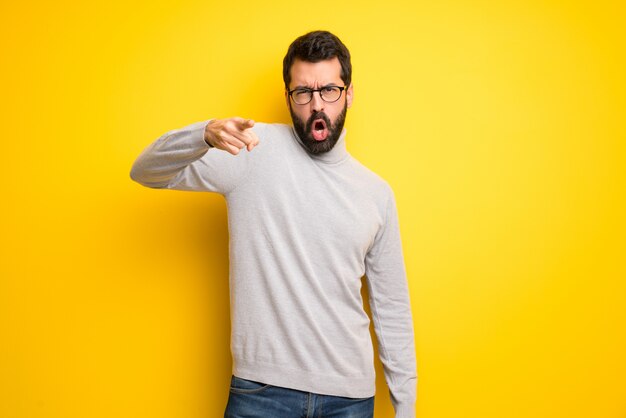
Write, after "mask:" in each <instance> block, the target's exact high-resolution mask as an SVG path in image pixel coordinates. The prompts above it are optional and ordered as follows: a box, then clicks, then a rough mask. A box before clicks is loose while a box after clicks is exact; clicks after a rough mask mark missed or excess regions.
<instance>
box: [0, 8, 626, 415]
mask: <svg viewBox="0 0 626 418" xmlns="http://www.w3.org/2000/svg"><path fill="white" fill-rule="evenodd" d="M623 4H624V3H623V2H621V1H614V2H605V1H588V2H566V1H562V2H559V3H557V2H545V1H519V2H486V1H460V0H459V1H453V0H446V1H423V2H412V1H411V2H410V1H406V2H398V1H382V2H371V3H366V2H365V3H364V2H361V1H356V0H355V1H344V2H337V1H326V0H320V1H315V2H293V1H281V2H278V1H275V2H268V3H267V4H264V2H256V1H251V0H250V1H244V2H238V3H237V2H235V3H231V2H220V3H216V2H211V1H176V2H174V1H172V2H169V3H163V4H161V3H160V2H152V1H143V2H131V1H113V2H110V1H109V2H100V4H89V5H88V2H45V3H44V2H40V3H38V2H35V4H33V3H32V2H3V3H2V5H1V6H0V21H1V23H2V24H1V25H0V45H1V50H2V53H1V62H2V66H1V67H0V72H1V75H2V94H1V96H2V102H1V112H0V117H1V118H2V126H1V129H2V145H1V147H2V148H1V154H2V157H1V161H2V162H1V164H0V170H1V173H0V174H1V175H2V180H3V187H2V189H3V190H2V204H1V205H0V215H1V216H0V222H1V236H0V249H1V253H0V257H1V258H0V275H1V279H0V417H3V418H40V417H46V418H84V417H89V418H100V417H107V418H111V417H116V418H126V417H128V418H131V417H132V418H137V417H145V418H161V417H163V418H165V417H167V418H173V417H176V418H201V417H202V418H205V417H217V416H220V414H222V413H223V409H224V406H225V403H226V399H227V397H228V387H227V385H228V383H229V378H230V366H231V363H230V361H231V359H230V351H229V341H228V336H229V332H230V325H229V308H228V288H227V280H228V253H227V245H228V235H227V234H228V230H227V226H226V206H225V202H224V200H223V198H222V197H221V196H219V195H212V194H205V193H191V192H187V193H184V192H178V191H162V190H152V189H147V188H143V187H141V186H139V185H138V184H136V183H133V182H132V181H131V180H130V178H129V170H130V166H131V164H132V162H133V160H134V158H135V157H136V156H137V155H138V154H139V152H140V151H141V150H142V149H143V148H144V147H145V146H146V145H148V143H150V142H152V141H153V140H154V139H156V138H157V137H158V136H159V135H161V134H162V133H164V132H166V131H168V130H170V129H174V128H179V127H183V126H185V125H188V124H190V123H193V122H197V121H200V120H204V119H208V118H210V117H227V116H234V115H238V116H245V117H250V118H253V119H255V120H257V121H266V122H289V120H290V119H289V115H288V112H287V110H286V108H285V105H284V100H283V91H282V87H283V86H282V78H281V65H282V58H283V56H284V53H285V51H286V48H287V46H288V44H289V43H290V42H291V41H292V40H293V39H294V38H295V37H296V36H299V35H301V34H303V33H305V32H306V31H308V30H312V29H318V28H322V29H328V30H331V31H333V32H335V33H336V34H337V35H338V36H339V37H340V38H341V39H342V40H343V41H344V42H345V43H346V44H347V46H348V47H349V48H350V50H351V52H352V54H353V65H354V86H355V101H354V106H353V108H352V109H351V110H350V111H349V112H348V119H347V124H346V127H347V129H348V137H347V145H348V149H349V151H350V152H351V153H352V154H353V156H355V157H356V158H357V159H359V160H360V161H361V162H363V163H364V164H365V165H367V166H368V167H370V168H371V169H372V170H374V171H376V172H378V173H379V174H380V175H381V176H383V177H384V178H385V179H387V181H388V182H389V183H390V184H391V186H392V187H393V188H394V190H395V193H396V198H397V203H398V210H399V216H400V223H401V229H402V238H403V242H404V254H405V258H406V265H407V270H408V274H409V280H410V290H411V298H412V302H413V312H414V319H415V331H416V346H417V355H418V375H419V383H418V403H417V410H418V416H419V417H421V418H460V417H463V418H503V417H504V418H509V417H511V418H517V417H520V418H521V417H533V418H553V417H567V418H574V417H581V418H582V417H585V418H589V417H594V418H595V417H601V418H618V417H620V418H623V417H626V377H625V376H626V360H625V357H626V356H625V353H626V332H625V331H626V328H625V325H626V284H625V279H626V267H625V265H626V262H625V261H624V259H625V258H626V257H625V253H626V240H625V238H624V237H625V236H626V222H625V220H624V214H625V213H626V199H625V195H626V192H625V191H626V169H625V167H626V165H625V163H626V161H625V160H626V158H625V157H626V149H625V148H626V147H625V140H626V135H625V134H626V128H625V121H624V120H625V117H626V112H625V110H626V99H625V97H626V83H625V81H624V75H625V74H626V59H625V56H626V54H625V53H626V45H625V40H626V31H625V29H624V22H625V21H626V10H625V7H624V6H623ZM376 364H377V371H378V380H377V397H376V417H379V418H383V417H392V416H393V414H392V409H391V404H390V401H389V395H388V392H387V388H386V386H385V382H384V378H383V375H382V369H381V367H380V363H379V362H378V361H377V363H376Z"/></svg>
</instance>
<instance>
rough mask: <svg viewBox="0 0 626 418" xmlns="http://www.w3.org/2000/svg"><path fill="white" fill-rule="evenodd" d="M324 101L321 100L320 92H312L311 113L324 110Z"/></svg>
mask: <svg viewBox="0 0 626 418" xmlns="http://www.w3.org/2000/svg"><path fill="white" fill-rule="evenodd" d="M324 103H325V102H324V101H323V100H322V95H321V92H319V91H315V92H313V98H312V99H311V113H316V112H321V111H323V110H324Z"/></svg>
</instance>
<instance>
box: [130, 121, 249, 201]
mask: <svg viewBox="0 0 626 418" xmlns="http://www.w3.org/2000/svg"><path fill="white" fill-rule="evenodd" d="M209 122H210V120H206V121H202V122H196V123H193V124H191V125H189V126H186V127H184V128H180V129H175V130H172V131H169V132H166V133H165V134H163V135H161V136H160V137H159V138H157V139H156V140H155V141H154V142H153V143H152V144H150V145H148V146H147V147H146V148H145V149H144V150H143V151H142V153H141V154H140V155H139V157H137V159H136V160H135V162H134V164H133V166H132V168H131V171H130V177H131V179H133V180H134V181H136V182H137V183H140V184H142V185H144V186H146V187H151V188H155V189H175V190H191V191H206V192H214V193H220V194H226V193H228V192H230V191H232V190H234V189H235V188H236V187H237V185H238V184H239V183H241V182H242V181H243V180H244V179H245V177H246V175H247V174H248V171H249V170H250V165H251V161H250V156H249V152H248V151H247V149H245V148H243V149H241V150H240V151H239V153H238V154H237V155H233V154H231V153H229V152H227V151H224V150H220V149H217V148H212V147H210V146H209V144H207V143H206V141H205V140H204V129H205V127H206V125H207V123H209ZM252 129H253V130H255V132H256V133H257V134H258V133H259V129H261V127H260V124H256V125H255V126H254V127H253V128H252ZM255 150H256V148H255ZM252 152H254V150H253V151H252Z"/></svg>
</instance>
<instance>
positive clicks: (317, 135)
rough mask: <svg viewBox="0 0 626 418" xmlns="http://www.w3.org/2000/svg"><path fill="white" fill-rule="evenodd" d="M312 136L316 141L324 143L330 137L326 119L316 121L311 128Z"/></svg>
mask: <svg viewBox="0 0 626 418" xmlns="http://www.w3.org/2000/svg"><path fill="white" fill-rule="evenodd" d="M311 134H312V135H313V138H314V139H315V140H316V141H323V140H325V139H326V138H327V137H328V127H327V126H326V121H325V120H324V119H316V120H315V121H313V125H312V127H311Z"/></svg>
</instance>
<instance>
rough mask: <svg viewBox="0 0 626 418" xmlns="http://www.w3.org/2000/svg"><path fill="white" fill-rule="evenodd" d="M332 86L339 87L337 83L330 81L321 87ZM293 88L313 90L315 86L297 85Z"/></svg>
mask: <svg viewBox="0 0 626 418" xmlns="http://www.w3.org/2000/svg"><path fill="white" fill-rule="evenodd" d="M330 86H334V87H339V86H338V85H337V83H328V84H325V85H323V86H321V87H320V88H321V89H323V88H324V87H330ZM293 89H294V90H298V89H307V90H313V88H312V87H309V86H295V87H294V88H293Z"/></svg>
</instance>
